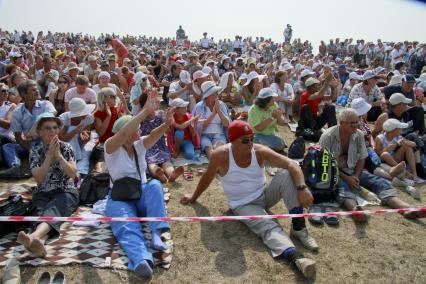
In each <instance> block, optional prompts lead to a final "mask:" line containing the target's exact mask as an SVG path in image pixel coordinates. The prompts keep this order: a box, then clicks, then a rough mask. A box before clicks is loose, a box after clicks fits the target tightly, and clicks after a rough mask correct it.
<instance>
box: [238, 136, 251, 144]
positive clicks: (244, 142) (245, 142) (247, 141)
mask: <svg viewBox="0 0 426 284" xmlns="http://www.w3.org/2000/svg"><path fill="white" fill-rule="evenodd" d="M253 140H254V138H253V137H248V138H243V139H241V140H240V141H241V143H242V144H248V143H253Z"/></svg>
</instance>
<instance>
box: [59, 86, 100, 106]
mask: <svg viewBox="0 0 426 284" xmlns="http://www.w3.org/2000/svg"><path fill="white" fill-rule="evenodd" d="M73 98H81V99H83V100H84V101H85V102H86V103H88V104H96V101H97V99H96V93H95V91H93V90H92V89H91V88H86V90H85V91H84V94H79V93H77V87H73V88H71V89H69V90H68V91H66V92H65V97H64V101H65V102H66V103H68V102H69V101H70V100H71V99H73Z"/></svg>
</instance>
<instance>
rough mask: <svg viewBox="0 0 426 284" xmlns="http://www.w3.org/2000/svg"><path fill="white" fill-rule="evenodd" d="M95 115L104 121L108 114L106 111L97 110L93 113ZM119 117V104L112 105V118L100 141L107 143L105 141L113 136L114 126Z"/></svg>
mask: <svg viewBox="0 0 426 284" xmlns="http://www.w3.org/2000/svg"><path fill="white" fill-rule="evenodd" d="M93 116H94V117H96V118H99V119H100V120H101V121H104V120H105V118H106V116H107V114H106V111H99V110H97V111H95V113H94V114H93ZM117 119H118V112H117V106H113V107H111V119H110V121H109V124H108V127H107V130H106V131H105V133H104V135H102V136H100V137H99V142H100V143H105V141H106V140H107V139H108V138H110V137H112V136H113V135H114V133H112V127H113V126H114V122H115V121H116V120H117Z"/></svg>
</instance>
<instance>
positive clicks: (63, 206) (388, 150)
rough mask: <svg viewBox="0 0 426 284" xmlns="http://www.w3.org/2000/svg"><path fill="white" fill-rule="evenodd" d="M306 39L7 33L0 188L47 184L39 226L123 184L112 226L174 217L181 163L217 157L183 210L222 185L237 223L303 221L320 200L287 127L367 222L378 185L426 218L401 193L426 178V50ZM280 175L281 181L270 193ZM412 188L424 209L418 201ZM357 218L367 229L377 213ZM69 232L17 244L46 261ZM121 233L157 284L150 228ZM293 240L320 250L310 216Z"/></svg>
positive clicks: (118, 228) (48, 228)
mask: <svg viewBox="0 0 426 284" xmlns="http://www.w3.org/2000/svg"><path fill="white" fill-rule="evenodd" d="M292 33H293V30H292V28H291V26H290V25H288V26H287V28H286V30H285V31H284V40H283V42H282V43H281V42H274V41H272V40H270V39H265V38H263V37H256V39H253V38H251V37H249V38H244V39H243V38H242V37H241V36H238V35H237V36H236V37H235V40H230V39H221V40H219V41H215V40H214V39H213V38H209V37H208V34H207V33H204V35H203V37H202V38H201V39H200V40H199V41H190V40H189V39H188V38H187V36H185V32H184V31H183V29H182V28H181V27H180V28H179V30H178V33H177V37H176V38H154V37H145V36H139V37H134V36H125V37H121V38H120V37H118V36H115V35H101V36H100V37H98V38H96V37H94V36H89V35H82V34H71V33H51V32H48V33H47V34H43V32H39V33H38V34H37V36H34V35H33V34H32V33H31V32H22V33H19V32H17V31H15V32H8V31H5V30H1V29H0V146H1V154H2V163H3V165H4V167H6V169H4V170H2V171H0V178H1V179H6V178H8V179H10V178H12V179H20V178H28V177H31V176H32V177H33V178H34V179H35V181H36V182H37V189H36V190H35V191H34V192H33V201H32V202H33V205H34V206H35V207H36V214H37V215H42V216H70V215H71V214H72V213H73V212H74V211H75V210H76V208H77V207H78V205H79V197H78V195H79V193H78V187H79V185H80V184H81V182H82V180H84V178H85V177H87V176H88V175H90V174H93V173H96V172H98V173H99V172H108V173H109V175H110V177H111V189H112V190H111V192H110V193H109V195H108V203H107V206H106V215H107V216H112V217H133V216H142V217H144V216H148V217H163V216H166V210H165V208H164V198H163V184H164V183H167V182H173V181H175V180H176V179H178V178H179V177H180V176H182V175H185V169H184V168H183V167H174V166H173V163H172V161H173V158H177V157H184V158H185V159H188V160H191V159H194V158H196V157H197V156H198V155H200V154H205V155H206V156H207V158H208V159H209V160H210V162H209V164H208V166H207V170H206V172H205V173H204V174H203V175H202V177H201V179H200V181H199V183H198V185H197V187H196V189H195V191H194V193H193V194H190V195H185V196H184V197H183V198H182V200H181V203H182V204H184V205H187V204H190V203H193V202H195V201H196V200H197V199H198V197H199V196H200V195H201V194H202V193H203V192H204V191H205V190H206V189H207V188H208V186H209V184H210V183H211V181H212V180H213V179H214V178H215V177H217V178H218V179H219V180H220V181H221V183H222V186H223V190H224V194H225V195H226V197H227V200H228V205H229V207H230V208H231V209H232V211H233V212H234V214H236V215H263V214H268V213H267V210H268V209H269V208H270V207H272V206H274V205H275V204H276V203H277V202H279V201H280V200H283V201H284V203H285V205H286V207H287V209H288V210H289V212H290V213H291V214H298V213H302V212H303V211H304V208H310V206H311V205H312V203H313V201H314V200H313V196H312V193H311V191H310V189H309V187H308V186H307V185H306V183H305V178H306V177H304V174H303V171H302V169H301V168H300V166H299V165H298V163H297V162H295V161H293V160H292V159H290V158H288V157H286V156H285V152H284V150H285V149H286V148H287V147H288V145H287V143H286V141H285V140H284V139H283V136H282V135H280V133H279V129H283V128H278V126H284V127H286V125H297V128H296V135H295V136H297V137H299V136H301V137H304V139H306V140H308V141H312V142H318V143H319V145H321V146H322V147H324V148H327V149H329V151H330V152H331V153H332V154H333V156H334V157H335V158H336V161H337V164H338V168H339V177H340V179H339V182H338V184H337V189H336V190H337V192H338V194H337V196H336V202H338V203H339V204H340V205H341V206H343V207H344V208H346V209H347V210H350V211H353V210H362V208H360V206H359V205H358V203H357V198H356V195H357V194H358V193H359V190H360V189H361V188H366V189H368V190H369V191H371V192H374V193H375V194H377V196H378V198H379V199H380V201H381V202H382V204H383V205H386V206H389V207H391V208H406V207H411V205H410V204H408V203H406V202H404V201H402V200H401V199H399V198H398V197H397V190H396V189H395V188H396V187H398V186H413V185H421V184H423V183H425V180H426V170H425V165H426V163H425V162H426V158H425V154H426V147H425V146H424V145H425V144H424V143H426V141H425V137H424V136H423V135H424V134H425V122H424V113H425V111H426V100H425V99H424V95H425V91H426V63H425V61H426V44H424V43H423V44H419V43H418V42H409V41H405V42H382V41H381V40H377V42H375V43H374V42H365V41H364V40H363V39H360V40H353V39H345V40H343V41H341V40H340V39H335V40H330V42H329V44H325V43H324V42H321V44H320V45H319V49H318V52H316V53H314V51H313V48H312V44H311V43H310V42H309V41H303V42H302V41H301V40H300V39H296V40H293V41H292V40H291V37H292ZM281 131H282V130H281ZM287 142H291V141H287ZM90 145H91V147H90ZM266 164H269V165H273V166H275V167H278V168H280V169H281V170H280V171H279V172H278V173H277V174H276V175H275V176H274V177H273V179H272V181H270V182H269V183H267V181H266V175H265V165H266ZM147 175H148V176H149V177H150V178H148V177H147ZM126 179H127V180H126ZM129 179H130V180H129ZM123 180H124V181H125V182H129V183H131V182H132V181H133V180H137V183H138V184H139V186H137V187H136V188H135V189H134V191H132V192H131V193H129V194H128V195H126V194H127V193H126V194H124V193H123V192H118V189H119V184H121V182H124V181H123ZM410 188H411V191H410V194H412V196H413V197H418V196H419V189H418V188H414V187H410ZM311 208H312V210H311V212H314V207H311ZM403 216H404V217H406V218H410V219H416V218H422V217H425V213H424V212H407V213H404V214H403ZM354 219H355V221H356V222H366V221H367V217H366V215H362V214H359V215H354ZM311 221H313V222H321V218H320V220H318V218H316V219H312V220H311ZM244 223H245V224H246V225H247V226H248V228H249V229H250V230H251V231H253V232H254V233H255V234H256V235H257V236H259V237H260V238H261V239H262V241H263V242H264V243H265V245H266V246H267V247H268V248H269V249H270V250H271V252H272V256H273V257H277V258H284V259H287V260H288V261H289V262H290V263H293V264H295V265H296V267H297V268H298V269H299V270H300V271H301V272H302V273H303V275H305V276H306V277H312V276H313V275H314V274H315V261H314V260H311V259H309V258H307V257H305V256H303V254H302V253H300V251H298V250H297V248H296V247H295V245H294V244H293V242H292V241H291V240H290V238H289V236H288V235H287V234H286V233H285V232H284V230H283V229H282V228H281V227H280V226H279V224H278V223H276V222H274V221H272V220H270V219H265V220H245V221H244ZM60 224H61V223H60V222H42V223H33V224H32V228H31V232H30V233H26V232H20V233H19V235H18V241H19V242H20V243H22V244H23V245H24V246H25V248H26V249H27V250H29V251H31V252H33V253H35V254H36V255H39V256H41V257H44V256H45V255H46V250H45V247H44V242H45V241H46V239H47V238H48V237H51V236H55V235H58V234H59V227H60ZM111 225H112V230H113V233H114V236H115V237H116V239H117V240H118V242H119V243H120V245H121V247H122V248H123V249H124V251H125V252H126V254H127V256H128V258H129V269H130V270H132V271H135V272H136V273H137V274H138V275H139V276H141V277H144V278H147V277H150V276H151V275H152V273H153V270H152V268H153V258H152V254H151V252H150V250H149V248H148V243H147V241H146V240H145V238H144V236H143V234H142V231H141V227H140V224H139V223H137V222H112V224H111ZM149 227H150V229H151V233H152V242H151V243H150V244H149V245H151V246H152V247H153V248H155V249H158V250H166V249H167V245H166V244H165V243H164V242H163V241H162V240H161V237H160V235H161V233H162V232H164V231H166V230H168V229H169V225H168V223H167V222H152V223H150V224H149ZM290 235H292V236H294V237H295V238H297V239H298V240H300V241H301V243H302V244H303V246H305V247H306V248H307V249H309V250H313V251H316V250H318V248H319V245H318V244H317V242H316V241H315V240H314V239H313V238H312V237H311V236H310V235H309V234H308V231H307V229H306V225H305V219H304V218H293V219H292V229H291V231H290Z"/></svg>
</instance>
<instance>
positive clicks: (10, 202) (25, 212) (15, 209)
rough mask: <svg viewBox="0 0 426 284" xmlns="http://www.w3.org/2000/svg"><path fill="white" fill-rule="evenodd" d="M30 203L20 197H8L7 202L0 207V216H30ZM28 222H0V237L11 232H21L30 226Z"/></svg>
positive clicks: (32, 208)
mask: <svg viewBox="0 0 426 284" xmlns="http://www.w3.org/2000/svg"><path fill="white" fill-rule="evenodd" d="M34 209H35V208H34V207H33V206H32V204H31V202H26V201H24V200H23V198H22V196H21V195H19V194H18V195H15V196H9V198H8V199H7V201H5V202H4V203H2V204H1V205H0V216H31V214H32V213H33V212H34ZM30 224H31V223H30V222H0V237H3V236H5V235H7V234H9V233H11V232H19V231H23V230H25V229H26V228H28V227H29V226H30Z"/></svg>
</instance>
